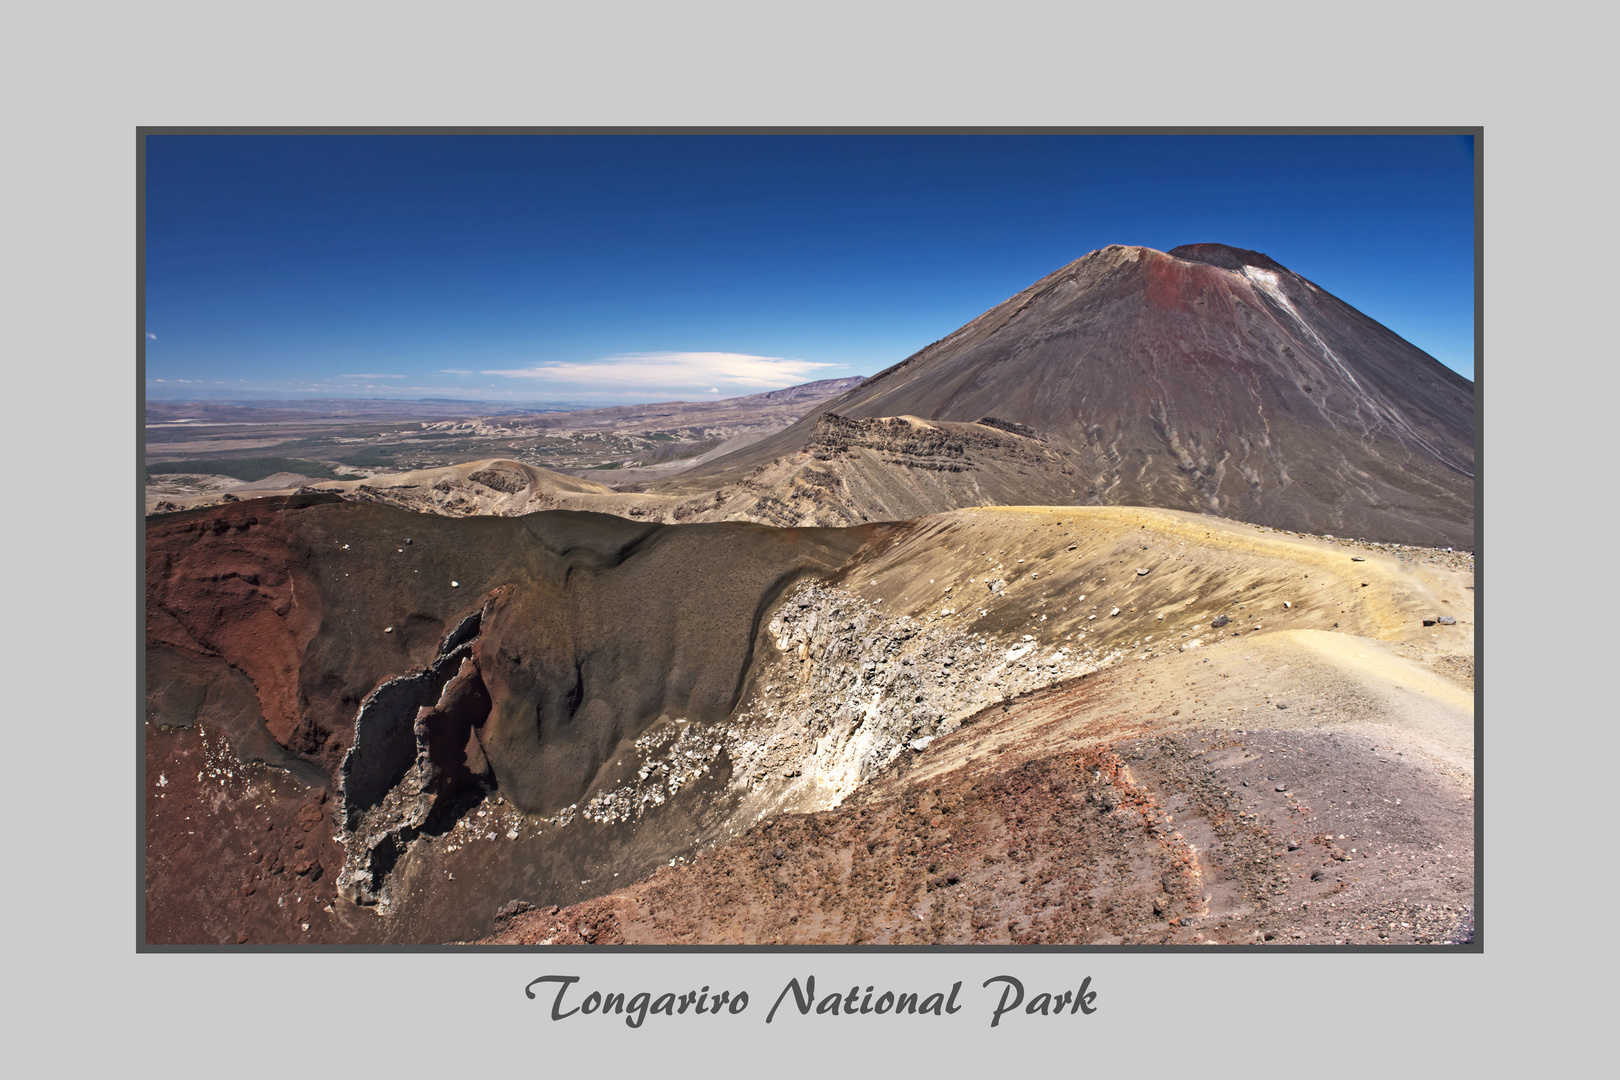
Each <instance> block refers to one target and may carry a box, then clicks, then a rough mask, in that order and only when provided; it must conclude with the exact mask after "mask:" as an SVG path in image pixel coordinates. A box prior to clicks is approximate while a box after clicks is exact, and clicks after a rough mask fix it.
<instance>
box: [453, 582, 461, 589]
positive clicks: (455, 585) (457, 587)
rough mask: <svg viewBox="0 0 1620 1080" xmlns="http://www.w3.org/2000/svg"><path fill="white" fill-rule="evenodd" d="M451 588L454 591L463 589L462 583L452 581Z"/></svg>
mask: <svg viewBox="0 0 1620 1080" xmlns="http://www.w3.org/2000/svg"><path fill="white" fill-rule="evenodd" d="M450 587H451V588H452V589H459V588H461V582H459V581H452V582H451V583H450Z"/></svg>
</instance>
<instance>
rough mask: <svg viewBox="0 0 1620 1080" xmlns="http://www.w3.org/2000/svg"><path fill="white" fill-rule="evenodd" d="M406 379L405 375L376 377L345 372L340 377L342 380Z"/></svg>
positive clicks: (364, 373)
mask: <svg viewBox="0 0 1620 1080" xmlns="http://www.w3.org/2000/svg"><path fill="white" fill-rule="evenodd" d="M404 377H405V376H403V375H376V374H371V373H369V372H360V373H358V374H351V373H349V372H344V373H343V374H342V375H341V376H340V378H344V379H403V378H404Z"/></svg>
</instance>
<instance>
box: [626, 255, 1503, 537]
mask: <svg viewBox="0 0 1620 1080" xmlns="http://www.w3.org/2000/svg"><path fill="white" fill-rule="evenodd" d="M716 489H718V491H717V490H716ZM647 492H648V494H650V495H656V494H665V495H679V496H685V497H686V498H687V500H688V501H687V502H686V503H684V504H681V505H678V506H677V507H675V508H674V513H673V515H672V520H714V519H719V518H737V517H748V518H752V519H754V520H759V521H766V522H771V523H776V524H824V525H843V524H853V523H858V522H861V521H866V520H871V521H876V520H885V519H888V520H898V519H906V518H913V517H916V516H919V515H921V514H927V513H935V512H940V511H944V510H949V509H953V508H956V507H961V506H972V505H986V504H996V503H1000V504H1009V505H1018V504H1023V505H1035V504H1041V505H1075V504H1080V505H1088V504H1112V505H1132V506H1156V507H1164V508H1168V509H1176V510H1190V511H1195V512H1199V513H1205V514H1215V515H1219V516H1221V517H1227V518H1235V519H1238V520H1243V521H1251V522H1256V523H1260V524H1265V525H1272V526H1275V527H1279V528H1286V529H1293V530H1300V531H1305V532H1313V533H1338V534H1349V535H1354V536H1362V537H1367V538H1369V539H1377V540H1386V541H1389V540H1393V541H1401V542H1406V543H1418V544H1437V545H1455V546H1459V547H1471V546H1472V545H1473V539H1474V386H1473V383H1471V382H1470V381H1469V380H1467V379H1465V378H1463V377H1462V376H1461V375H1458V374H1456V373H1455V372H1453V371H1451V370H1450V369H1448V368H1446V367H1445V366H1443V365H1442V364H1440V363H1439V362H1438V361H1436V360H1435V359H1434V358H1433V357H1431V356H1429V355H1428V354H1427V353H1425V352H1423V351H1422V350H1420V349H1418V348H1417V347H1416V346H1414V345H1412V344H1410V343H1409V342H1407V341H1405V340H1403V339H1402V338H1401V337H1399V336H1398V335H1396V334H1395V333H1394V332H1392V331H1391V330H1389V329H1387V328H1386V327H1384V326H1381V325H1380V324H1379V323H1377V322H1375V321H1374V320H1372V319H1370V318H1368V317H1367V316H1366V315H1363V314H1362V313H1361V312H1359V311H1357V310H1356V309H1354V308H1352V307H1351V306H1350V305H1348V304H1346V303H1344V302H1343V301H1341V300H1339V299H1338V298H1336V297H1334V296H1332V295H1331V294H1329V293H1328V292H1326V291H1325V290H1323V289H1321V288H1319V287H1318V286H1316V285H1314V284H1312V283H1311V282H1309V281H1307V280H1305V279H1304V278H1302V277H1300V276H1299V275H1298V274H1295V273H1293V272H1292V271H1290V270H1288V269H1287V268H1286V267H1284V266H1281V265H1280V264H1278V263H1277V262H1275V261H1273V260H1272V259H1270V258H1269V257H1267V256H1265V255H1262V254H1260V253H1258V252H1254V251H1246V250H1243V249H1241V248H1232V247H1226V246H1224V245H1221V244H1191V245H1187V246H1184V247H1178V248H1174V249H1172V250H1171V251H1169V252H1168V253H1166V252H1159V251H1154V250H1151V249H1149V248H1143V247H1121V246H1113V247H1107V248H1103V249H1101V250H1099V251H1094V252H1092V253H1091V254H1089V255H1086V256H1085V257H1083V258H1081V259H1078V260H1076V261H1075V262H1072V263H1070V264H1069V265H1067V266H1065V267H1062V268H1061V269H1059V270H1056V271H1054V272H1053V273H1051V274H1048V275H1047V276H1046V277H1044V278H1042V279H1041V280H1039V281H1037V282H1035V283H1034V284H1033V285H1031V286H1030V287H1029V288H1027V289H1025V290H1024V291H1023V292H1020V293H1019V294H1018V295H1016V296H1014V297H1012V298H1011V299H1009V300H1007V301H1006V302H1004V303H1002V304H1000V305H998V306H996V307H994V308H992V309H991V310H989V311H987V312H985V313H984V314H983V315H981V316H979V317H978V318H976V319H974V320H973V321H972V322H970V323H968V324H967V325H966V326H963V327H962V328H961V329H959V330H957V331H956V332H955V333H952V334H950V335H949V336H947V337H945V338H943V339H941V340H940V341H937V342H935V343H934V344H932V345H929V346H928V347H927V348H925V349H922V350H921V351H920V352H917V353H916V354H914V355H913V356H910V357H908V358H907V359H905V360H904V361H902V362H900V363H899V364H896V365H895V366H893V367H891V368H889V369H887V370H885V371H882V372H879V373H878V374H877V375H874V376H873V377H871V378H870V379H867V380H866V381H865V382H864V383H862V384H861V385H860V386H858V387H856V388H854V389H852V390H850V391H849V392H847V393H845V394H843V395H842V396H840V397H837V398H834V399H832V400H830V401H828V402H825V403H823V404H822V405H820V406H818V407H817V408H815V409H814V410H812V411H811V412H809V413H807V414H806V415H805V416H804V417H803V418H802V419H800V420H799V421H798V422H797V423H795V424H793V425H792V426H791V427H788V428H786V429H784V430H783V431H781V432H779V433H777V434H776V435H773V436H771V437H770V438H767V439H764V440H762V441H760V442H757V443H754V444H753V445H751V446H748V447H745V448H743V449H741V450H738V451H736V452H735V453H732V454H729V455H727V456H725V457H721V458H718V459H715V460H713V461H711V462H708V463H706V464H705V465H703V466H700V467H699V468H697V469H694V470H692V471H690V472H688V473H685V474H682V475H681V476H679V477H675V478H672V479H670V480H669V481H666V482H664V483H663V484H660V485H657V486H649V487H648V489H647ZM699 493H704V494H702V495H700V494H699ZM708 493H713V494H708ZM660 509H662V508H660ZM654 512H655V513H656V511H654Z"/></svg>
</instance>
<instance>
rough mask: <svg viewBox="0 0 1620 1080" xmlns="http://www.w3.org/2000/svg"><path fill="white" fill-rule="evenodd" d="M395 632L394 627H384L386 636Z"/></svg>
mask: <svg viewBox="0 0 1620 1080" xmlns="http://www.w3.org/2000/svg"><path fill="white" fill-rule="evenodd" d="M393 632H394V628H393V627H392V626H385V627H383V633H385V634H392V633H393Z"/></svg>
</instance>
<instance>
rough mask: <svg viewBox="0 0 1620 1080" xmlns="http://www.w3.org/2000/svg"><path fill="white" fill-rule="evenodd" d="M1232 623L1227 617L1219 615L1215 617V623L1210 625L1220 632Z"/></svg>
mask: <svg viewBox="0 0 1620 1080" xmlns="http://www.w3.org/2000/svg"><path fill="white" fill-rule="evenodd" d="M1231 621H1232V620H1231V619H1229V618H1227V617H1226V616H1225V615H1217V616H1215V621H1214V622H1212V623H1210V624H1209V625H1210V627H1211V628H1213V629H1216V630H1219V629H1220V628H1221V627H1223V626H1225V625H1226V624H1227V623H1229V622H1231Z"/></svg>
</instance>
